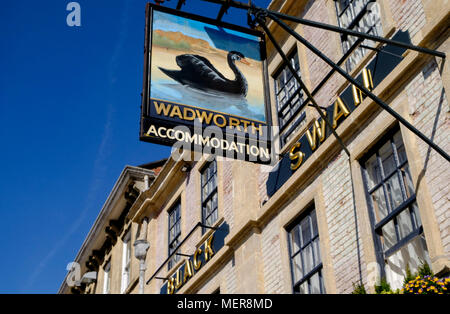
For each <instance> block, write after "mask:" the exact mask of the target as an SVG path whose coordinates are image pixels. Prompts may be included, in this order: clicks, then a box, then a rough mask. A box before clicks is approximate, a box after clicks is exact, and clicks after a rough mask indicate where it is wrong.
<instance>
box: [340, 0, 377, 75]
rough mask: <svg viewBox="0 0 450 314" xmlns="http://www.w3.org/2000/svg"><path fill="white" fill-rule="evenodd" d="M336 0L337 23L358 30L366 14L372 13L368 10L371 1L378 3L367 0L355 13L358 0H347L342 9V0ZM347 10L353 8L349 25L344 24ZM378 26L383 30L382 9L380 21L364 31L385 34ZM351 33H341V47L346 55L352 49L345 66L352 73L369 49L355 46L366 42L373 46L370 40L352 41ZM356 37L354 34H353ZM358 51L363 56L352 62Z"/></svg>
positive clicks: (374, 0) (375, 1) (375, 0)
mask: <svg viewBox="0 0 450 314" xmlns="http://www.w3.org/2000/svg"><path fill="white" fill-rule="evenodd" d="M333 1H334V6H335V12H336V20H337V24H338V26H339V27H342V28H346V29H350V30H357V31H358V29H357V28H358V27H359V25H360V23H361V22H362V21H363V20H364V17H365V16H366V14H370V13H369V10H368V6H369V4H370V3H377V0H366V1H367V3H366V4H364V6H363V7H362V8H361V10H360V11H359V12H358V13H357V14H355V12H354V5H353V3H354V2H355V1H358V0H345V1H346V2H347V4H346V6H345V8H343V9H342V10H340V8H339V6H340V0H333ZM363 1H364V0H363ZM378 5H380V3H378ZM346 10H352V11H353V14H352V15H354V16H353V19H352V20H351V21H350V23H349V24H348V25H347V26H344V25H342V16H343V15H344V13H345V12H346ZM378 27H380V28H381V32H382V29H383V23H382V16H381V11H380V12H379V16H378V21H377V22H376V23H374V24H373V25H371V26H370V27H369V29H367V30H365V31H363V32H365V33H366V34H372V35H376V36H383V34H381V33H380V32H378ZM348 37H349V35H347V34H341V35H340V42H341V48H342V53H343V54H344V55H345V54H346V53H347V52H348V51H350V50H351V51H352V52H351V53H350V55H349V56H348V58H347V60H346V62H345V68H346V71H347V72H348V73H351V72H352V71H353V70H355V69H356V68H357V65H358V64H359V63H360V62H361V60H363V59H364V57H365V56H366V55H367V54H368V52H369V51H368V49H367V48H363V47H357V48H355V46H359V45H360V44H363V45H364V44H365V45H366V46H371V45H370V41H368V40H367V39H366V40H363V41H362V42H361V43H360V42H359V40H358V39H357V38H355V39H354V41H353V43H352V42H351V40H349V38H348ZM353 37H354V36H353ZM347 43H348V48H346V44H347ZM358 51H359V52H360V53H361V57H360V58H359V60H357V61H356V62H353V63H352V60H351V58H352V55H354V54H355V53H358Z"/></svg>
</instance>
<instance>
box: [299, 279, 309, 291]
mask: <svg viewBox="0 0 450 314" xmlns="http://www.w3.org/2000/svg"><path fill="white" fill-rule="evenodd" d="M299 293H300V294H309V291H308V283H307V282H306V281H305V282H304V283H302V284H301V285H300V290H299Z"/></svg>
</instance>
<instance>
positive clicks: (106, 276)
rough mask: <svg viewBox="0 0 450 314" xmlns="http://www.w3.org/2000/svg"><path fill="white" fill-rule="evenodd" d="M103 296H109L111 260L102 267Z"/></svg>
mask: <svg viewBox="0 0 450 314" xmlns="http://www.w3.org/2000/svg"><path fill="white" fill-rule="evenodd" d="M103 294H111V260H108V261H107V262H106V263H105V265H104V266H103Z"/></svg>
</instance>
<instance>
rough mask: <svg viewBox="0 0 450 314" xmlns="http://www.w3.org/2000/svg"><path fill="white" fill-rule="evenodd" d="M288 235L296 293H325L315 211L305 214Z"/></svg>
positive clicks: (290, 229) (311, 210)
mask: <svg viewBox="0 0 450 314" xmlns="http://www.w3.org/2000/svg"><path fill="white" fill-rule="evenodd" d="M288 233H289V235H288V241H289V254H290V260H291V273H292V282H293V284H294V288H293V290H294V293H296V294H313V293H314V294H318V293H325V287H324V285H323V278H322V261H321V258H320V244H319V232H318V229H317V220H316V211H315V209H314V208H312V209H310V210H308V211H307V212H306V213H305V214H303V215H302V216H301V218H300V220H299V221H297V222H296V223H295V224H294V226H292V227H290V228H289V230H288Z"/></svg>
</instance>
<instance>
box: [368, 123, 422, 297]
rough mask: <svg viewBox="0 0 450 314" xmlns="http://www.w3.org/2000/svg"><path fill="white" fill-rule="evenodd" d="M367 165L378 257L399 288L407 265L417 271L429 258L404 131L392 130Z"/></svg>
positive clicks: (386, 272) (393, 283)
mask: <svg viewBox="0 0 450 314" xmlns="http://www.w3.org/2000/svg"><path fill="white" fill-rule="evenodd" d="M363 165H364V167H363V168H364V169H363V174H364V185H365V189H366V192H367V199H368V203H369V204H368V205H369V208H370V210H371V213H370V214H371V219H372V225H373V230H374V235H375V242H376V246H377V248H378V250H377V252H378V260H379V261H384V263H383V265H384V270H383V272H384V273H385V275H386V277H387V279H388V280H390V283H391V286H393V288H394V289H397V288H399V287H400V286H401V284H402V280H403V276H404V272H405V270H406V268H407V267H410V269H411V270H412V271H414V270H415V269H417V266H419V265H420V264H421V263H422V262H425V261H427V262H428V260H429V257H428V252H427V248H426V243H425V238H424V235H423V229H422V223H421V220H420V215H419V210H418V207H417V203H416V194H415V189H414V185H413V183H412V179H411V174H410V171H409V165H408V159H407V157H406V152H405V147H404V145H403V141H402V137H401V133H400V131H399V130H398V129H397V130H396V131H394V133H390V134H388V135H387V136H386V137H385V139H383V140H382V141H381V143H380V144H378V145H377V146H376V147H375V148H374V149H373V150H372V152H371V153H369V155H368V157H366V158H365V160H363Z"/></svg>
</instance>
